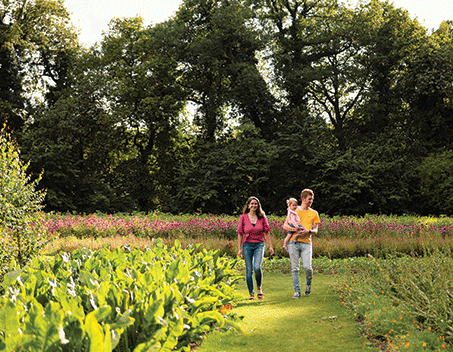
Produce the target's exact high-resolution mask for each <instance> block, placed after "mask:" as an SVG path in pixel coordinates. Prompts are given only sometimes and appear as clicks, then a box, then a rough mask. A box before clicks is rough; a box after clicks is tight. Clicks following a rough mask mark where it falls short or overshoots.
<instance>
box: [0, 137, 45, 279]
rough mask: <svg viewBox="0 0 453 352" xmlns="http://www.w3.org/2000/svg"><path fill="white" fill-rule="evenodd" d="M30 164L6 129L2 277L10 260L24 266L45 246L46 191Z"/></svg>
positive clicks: (0, 201) (0, 192)
mask: <svg viewBox="0 0 453 352" xmlns="http://www.w3.org/2000/svg"><path fill="white" fill-rule="evenodd" d="M28 166H29V165H28V164H24V163H23V162H22V160H21V158H20V152H19V150H18V148H17V145H16V144H15V143H14V141H13V140H12V139H11V136H10V134H8V133H7V132H6V131H5V130H2V131H1V132H0V175H1V177H0V234H1V238H0V277H3V273H4V269H5V268H6V267H7V266H8V265H9V263H10V262H11V261H14V262H15V263H16V264H17V265H18V266H19V267H23V266H24V265H25V264H26V263H27V262H28V261H29V260H30V258H31V257H33V256H35V255H37V254H39V251H40V249H41V248H42V247H43V246H44V245H45V240H46V233H47V232H46V228H45V226H43V225H44V224H43V222H42V220H43V214H42V213H40V212H39V210H40V209H41V208H42V202H43V200H44V196H45V192H43V191H37V190H36V186H37V184H38V182H39V179H37V180H35V181H31V180H30V176H29V175H28V174H27V169H28Z"/></svg>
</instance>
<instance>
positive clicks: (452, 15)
mask: <svg viewBox="0 0 453 352" xmlns="http://www.w3.org/2000/svg"><path fill="white" fill-rule="evenodd" d="M348 2H349V3H352V4H355V3H357V0H350V1H348ZM181 3H182V0H127V1H125V0H65V7H66V8H67V9H68V11H69V12H70V14H71V21H72V23H73V25H74V26H75V27H76V28H78V29H79V30H80V35H79V39H80V41H81V42H82V44H83V45H85V46H91V45H93V44H94V43H96V42H99V41H100V40H101V39H102V33H103V32H105V31H107V30H108V23H109V22H110V20H111V19H113V18H115V17H120V18H121V17H134V16H137V15H139V16H141V17H143V19H144V25H145V26H147V25H150V24H156V23H160V22H163V21H165V20H167V19H168V18H169V17H171V16H173V15H174V14H175V12H176V11H177V10H178V7H179V5H180V4H181ZM393 4H394V5H395V7H399V8H403V9H405V10H408V11H409V15H410V17H411V18H417V19H418V21H419V22H420V24H421V25H423V26H424V27H426V28H428V29H429V30H435V29H437V28H439V25H440V23H441V22H442V21H444V20H453V0H393Z"/></svg>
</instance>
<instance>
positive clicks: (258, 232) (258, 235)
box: [237, 213, 271, 243]
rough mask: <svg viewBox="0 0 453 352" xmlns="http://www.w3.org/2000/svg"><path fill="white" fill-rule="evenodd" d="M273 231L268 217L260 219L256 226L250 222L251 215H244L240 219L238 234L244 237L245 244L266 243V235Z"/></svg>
mask: <svg viewBox="0 0 453 352" xmlns="http://www.w3.org/2000/svg"><path fill="white" fill-rule="evenodd" d="M270 231H271V228H270V227H269V222H268V221H267V218H266V217H262V218H261V219H258V221H257V222H256V224H255V225H253V224H252V223H251V222H250V219H249V214H248V213H245V214H242V215H241V217H240V218H239V225H238V230H237V233H239V234H241V235H244V238H243V239H242V243H244V242H252V243H257V242H264V234H265V233H268V232H270Z"/></svg>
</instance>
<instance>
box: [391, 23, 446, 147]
mask: <svg viewBox="0 0 453 352" xmlns="http://www.w3.org/2000/svg"><path fill="white" fill-rule="evenodd" d="M452 84H453V22H451V21H450V22H443V23H442V24H441V25H440V27H439V29H438V30H437V31H435V32H434V33H433V34H432V35H431V36H430V38H429V40H428V41H427V42H426V43H425V45H424V46H423V47H422V48H420V50H418V52H417V55H416V56H415V57H414V58H413V59H412V60H411V61H410V63H409V64H408V69H407V74H406V75H405V76H404V78H403V79H402V80H401V82H400V85H399V88H400V89H401V91H402V92H403V101H404V103H405V109H404V110H403V112H404V115H403V116H404V120H403V121H404V125H403V126H404V128H405V129H406V130H407V133H408V134H410V135H411V136H412V138H414V139H416V140H419V141H420V142H421V143H422V145H423V147H424V150H423V151H421V153H423V155H428V154H430V153H431V152H434V151H438V150H439V151H440V153H442V152H443V151H444V150H445V149H451V148H452V147H453V136H452V134H451V133H450V129H451V126H452V124H453V90H452V89H451V87H452Z"/></svg>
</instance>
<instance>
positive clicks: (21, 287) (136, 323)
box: [0, 240, 240, 352]
mask: <svg viewBox="0 0 453 352" xmlns="http://www.w3.org/2000/svg"><path fill="white" fill-rule="evenodd" d="M235 264H236V261H235V260H232V259H229V258H226V257H222V256H220V255H219V252H218V251H217V252H213V251H206V250H200V248H199V247H196V246H195V247H191V248H182V247H181V245H180V244H179V243H178V242H176V243H175V244H174V246H173V247H172V248H168V247H167V246H165V245H164V244H163V243H162V241H161V240H156V241H154V244H153V246H152V247H149V248H146V249H145V250H140V249H136V248H134V249H133V248H129V247H127V246H123V247H122V248H119V247H118V248H116V249H115V250H111V249H110V248H107V247H106V248H102V249H100V250H97V251H90V250H87V249H79V250H75V251H73V252H72V253H60V254H58V255H55V256H48V257H43V256H41V257H34V258H33V259H32V260H31V262H30V263H29V264H28V265H26V266H25V267H24V268H22V269H18V268H14V267H11V268H10V271H9V272H8V273H7V274H6V275H5V276H4V279H3V283H2V289H3V296H2V297H1V299H0V331H1V332H2V333H1V334H0V351H27V352H33V351H90V352H94V351H102V352H107V351H135V352H139V351H173V350H178V351H189V350H190V348H191V346H192V345H193V344H196V343H198V342H199V341H201V340H202V339H203V338H204V337H205V335H206V333H208V332H209V331H211V330H214V329H220V330H221V329H224V330H227V329H228V330H229V329H235V330H237V329H238V328H237V325H236V324H235V320H236V319H237V317H235V316H234V315H233V314H232V313H231V308H232V304H233V302H234V300H235V299H236V297H235V295H236V293H235V291H234V286H235V283H236V282H237V280H239V278H240V274H239V272H238V271H237V270H235V268H234V267H235ZM15 269H17V270H15Z"/></svg>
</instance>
